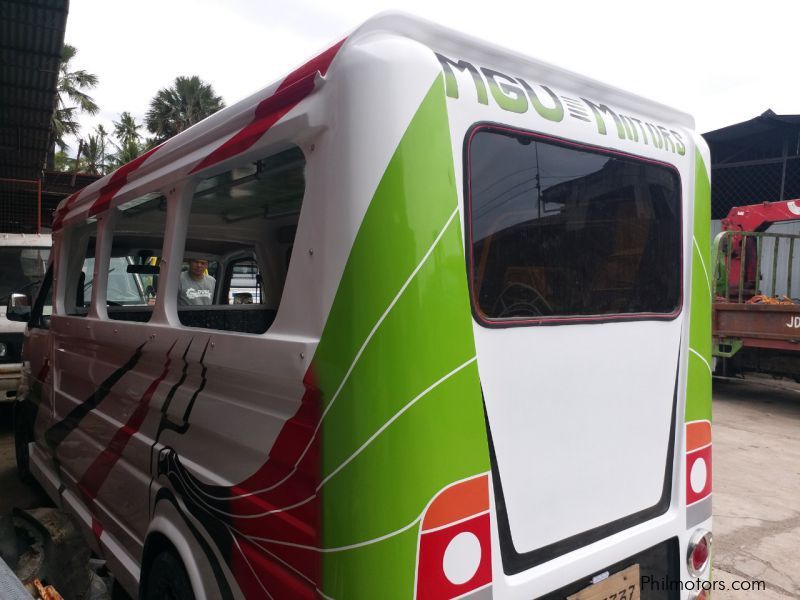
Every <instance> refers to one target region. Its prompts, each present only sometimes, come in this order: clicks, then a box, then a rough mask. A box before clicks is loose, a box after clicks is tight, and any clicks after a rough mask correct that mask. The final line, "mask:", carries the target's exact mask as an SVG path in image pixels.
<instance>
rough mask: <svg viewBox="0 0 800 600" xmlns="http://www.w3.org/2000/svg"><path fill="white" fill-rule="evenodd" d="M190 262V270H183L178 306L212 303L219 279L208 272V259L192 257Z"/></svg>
mask: <svg viewBox="0 0 800 600" xmlns="http://www.w3.org/2000/svg"><path fill="white" fill-rule="evenodd" d="M188 262H189V270H188V271H182V272H181V280H180V288H179V289H178V306H203V305H210V304H211V303H212V302H213V298H214V288H215V287H216V285H217V281H216V279H214V278H213V277H212V276H211V275H209V274H208V261H207V260H204V259H200V258H190V259H189V260H188Z"/></svg>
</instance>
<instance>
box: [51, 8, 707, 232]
mask: <svg viewBox="0 0 800 600" xmlns="http://www.w3.org/2000/svg"><path fill="white" fill-rule="evenodd" d="M381 33H382V34H386V35H396V36H401V37H406V38H409V39H412V40H415V41H417V42H419V43H421V44H423V45H425V46H428V47H429V48H431V49H436V50H438V51H443V52H445V51H449V52H452V53H455V55H456V56H459V57H460V58H470V59H473V60H483V61H485V62H486V63H487V64H491V65H492V66H493V67H498V68H508V69H509V70H512V71H513V72H515V73H516V74H520V75H526V73H528V72H533V73H535V74H536V76H537V77H540V78H542V79H544V80H546V81H547V82H548V83H549V84H552V85H554V86H559V85H561V86H564V87H569V86H574V85H575V84H576V83H577V84H579V85H580V86H581V88H582V89H586V90H590V91H591V92H592V93H594V94H595V96H596V97H598V98H602V99H603V100H604V101H605V102H608V103H609V104H613V105H614V106H616V107H618V108H627V109H629V110H636V111H639V112H640V113H642V114H648V115H650V116H652V117H653V118H659V119H661V120H662V121H664V122H669V123H674V124H676V125H680V126H683V127H686V128H687V129H694V120H693V118H692V117H691V116H689V115H687V114H686V113H683V112H681V111H678V110H675V109H672V108H669V107H667V106H665V105H663V104H660V103H657V102H654V101H652V100H648V99H646V98H643V97H641V96H637V95H635V94H631V93H629V92H625V91H623V90H621V89H619V88H616V87H614V86H610V85H608V84H605V83H603V82H600V81H597V80H595V79H592V78H590V77H586V76H584V75H580V74H577V73H574V72H571V71H569V70H565V69H562V68H560V67H557V66H555V65H551V64H548V63H545V62H542V61H539V60H536V59H534V58H531V57H529V56H526V55H524V54H521V53H519V52H515V51H512V50H508V49H506V48H503V47H501V46H499V45H496V44H493V43H490V42H487V41H485V40H481V39H479V38H476V37H473V36H470V35H467V34H464V33H461V32H458V31H455V30H453V29H450V28H447V27H444V26H442V25H438V24H436V23H433V22H431V21H427V20H425V19H421V18H419V17H415V16H412V15H408V14H404V13H400V12H387V13H381V14H379V15H376V16H375V17H373V18H371V19H369V20H368V21H366V22H365V23H364V24H363V25H361V26H360V27H358V28H357V29H356V30H354V31H353V32H352V33H351V34H349V35H348V36H346V37H345V38H344V39H343V40H341V41H340V42H338V43H337V44H334V45H333V46H331V47H330V48H328V49H327V50H325V51H323V52H322V53H320V54H319V55H317V56H315V57H314V58H312V59H311V60H309V61H308V62H306V63H304V64H303V65H301V66H300V67H298V68H297V69H295V70H294V71H292V72H291V73H289V74H288V75H287V76H286V77H283V78H281V79H280V80H278V81H276V82H274V83H273V84H271V85H269V86H267V87H265V88H263V89H262V90H260V91H258V92H256V93H254V94H252V95H251V96H249V97H247V98H245V99H243V100H241V101H239V102H237V103H235V104H233V105H231V106H228V107H226V108H224V109H222V110H220V111H218V112H217V113H215V114H213V115H211V116H210V117H208V118H206V119H204V120H203V121H201V122H200V123H198V124H196V125H194V126H192V127H190V128H189V129H187V130H186V131H183V132H181V133H180V134H178V135H176V136H175V137H173V138H170V139H169V140H167V141H166V142H164V143H162V144H161V145H160V146H157V147H155V148H153V149H151V150H149V151H148V152H146V153H144V154H142V155H141V156H139V157H138V158H136V159H134V160H133V161H131V162H129V163H127V164H125V165H123V166H121V167H120V168H119V169H117V170H116V171H114V172H112V173H110V174H108V175H106V176H105V177H103V178H102V179H99V180H98V181H96V182H94V183H92V184H91V185H89V186H87V187H86V188H84V189H83V190H81V191H80V192H77V193H75V194H73V195H71V196H69V197H68V198H66V199H65V200H63V201H62V202H61V203H60V204H59V206H58V208H57V209H56V212H55V216H54V220H53V231H57V230H58V229H60V227H61V225H62V222H63V219H64V218H65V217H67V215H74V214H80V213H83V212H85V211H87V210H88V214H89V216H92V215H94V214H97V213H99V212H102V211H104V210H105V209H106V208H107V207H108V206H109V203H110V201H111V200H112V199H113V198H114V197H116V196H117V195H118V194H119V193H123V192H125V193H127V192H129V191H132V190H133V189H135V187H136V186H135V185H131V184H134V183H135V182H136V181H137V180H139V179H142V178H144V176H145V175H147V174H149V173H153V172H154V171H156V170H158V169H161V168H163V167H165V166H167V165H170V164H175V163H177V161H178V160H179V159H188V157H191V158H192V159H195V162H196V164H195V165H194V168H193V169H192V170H191V171H189V173H194V172H196V171H200V170H203V169H205V168H208V167H211V166H213V165H214V164H216V163H219V162H221V161H223V160H227V159H228V158H230V157H232V156H235V155H236V154H238V153H240V152H244V151H245V150H246V149H247V148H249V147H250V146H252V145H253V144H255V143H256V142H257V141H258V139H259V138H260V137H261V136H263V134H264V133H266V131H267V129H268V128H269V126H270V125H271V124H274V123H275V122H277V121H278V120H279V119H280V117H281V116H283V114H286V112H288V111H289V110H290V109H291V108H293V107H294V106H295V105H297V104H298V103H299V102H300V101H301V100H303V99H304V98H305V97H307V96H308V95H309V94H311V93H312V92H313V91H314V90H315V89H316V88H317V87H318V86H319V82H320V76H324V75H325V74H326V73H327V71H328V68H329V67H330V66H331V64H332V63H333V61H334V59H335V58H336V56H337V55H338V54H340V53H344V52H346V51H347V48H348V47H349V46H350V45H352V44H354V43H356V41H357V40H358V39H360V38H362V37H364V36H366V35H374V34H381ZM271 113H274V114H278V116H277V118H275V119H274V120H273V121H272V122H271V123H269V124H267V125H265V123H264V121H269V117H270V116H272V114H271ZM248 144H249V145H248ZM182 164H183V165H184V166H185V160H183V161H182ZM142 191H143V192H144V191H147V190H142Z"/></svg>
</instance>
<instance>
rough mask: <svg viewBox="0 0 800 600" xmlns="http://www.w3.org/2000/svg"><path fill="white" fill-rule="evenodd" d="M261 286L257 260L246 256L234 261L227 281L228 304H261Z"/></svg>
mask: <svg viewBox="0 0 800 600" xmlns="http://www.w3.org/2000/svg"><path fill="white" fill-rule="evenodd" d="M261 286H262V277H261V272H260V271H259V269H258V262H257V261H255V260H253V259H248V258H246V259H242V260H238V261H236V262H234V263H232V264H231V267H230V269H229V279H228V281H227V290H228V304H261V302H262V300H263V297H262V294H261Z"/></svg>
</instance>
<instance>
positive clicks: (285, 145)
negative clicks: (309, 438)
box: [151, 138, 313, 337]
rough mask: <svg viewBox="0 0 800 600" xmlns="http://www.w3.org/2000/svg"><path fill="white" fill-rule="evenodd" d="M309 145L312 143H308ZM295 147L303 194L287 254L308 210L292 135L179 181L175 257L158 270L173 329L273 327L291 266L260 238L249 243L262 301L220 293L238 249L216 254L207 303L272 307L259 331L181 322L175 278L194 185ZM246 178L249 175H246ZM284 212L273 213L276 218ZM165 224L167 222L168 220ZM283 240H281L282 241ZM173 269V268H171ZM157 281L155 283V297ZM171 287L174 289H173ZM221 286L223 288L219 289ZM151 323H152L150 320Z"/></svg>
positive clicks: (305, 171)
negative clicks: (233, 300) (241, 301)
mask: <svg viewBox="0 0 800 600" xmlns="http://www.w3.org/2000/svg"><path fill="white" fill-rule="evenodd" d="M312 147H313V146H312ZM293 148H296V149H297V150H298V151H299V152H300V154H301V155H302V157H303V178H304V180H303V194H302V197H301V199H300V205H299V207H298V210H297V212H296V213H292V214H295V215H296V221H295V223H294V227H295V231H294V234H293V237H292V242H291V244H290V248H289V250H290V252H289V254H288V256H289V257H290V256H291V248H292V247H293V245H294V243H295V240H296V237H297V231H298V229H299V227H300V223H301V221H302V219H303V215H304V214H305V213H307V212H308V209H307V208H304V207H306V206H307V199H308V197H309V185H308V182H309V177H308V167H309V152H308V151H307V149H306V144H305V143H303V142H301V141H300V140H297V139H294V138H286V139H282V140H280V141H276V142H275V143H274V144H270V145H268V146H266V147H260V148H257V149H255V150H251V151H248V152H245V153H243V154H241V155H238V156H237V157H236V159H235V160H230V161H224V162H222V163H220V164H219V165H217V166H216V167H215V168H213V169H208V170H203V171H201V172H199V173H195V174H193V175H191V176H189V177H187V178H186V179H184V180H183V181H182V182H181V185H182V188H181V190H180V192H179V194H180V195H179V200H178V202H177V204H178V207H177V208H176V209H175V210H176V214H175V217H174V219H175V225H174V227H173V229H172V235H173V236H174V237H173V240H172V244H173V251H174V252H175V258H174V259H173V260H172V261H171V265H170V266H171V270H170V271H169V272H168V273H167V275H166V277H164V275H163V273H162V279H164V280H165V279H166V278H169V279H170V282H169V285H170V292H167V293H169V294H170V295H171V296H172V297H171V298H169V299H168V300H167V302H169V304H168V305H166V304H165V305H164V312H165V314H166V316H167V320H168V322H169V323H170V324H171V325H172V326H174V327H177V328H180V329H185V330H187V331H195V332H205V333H213V334H218V335H237V336H238V335H245V336H249V337H267V336H269V335H270V332H271V331H272V329H273V326H274V324H275V323H276V322H277V321H278V319H279V318H280V316H281V307H282V306H284V305H285V304H287V302H286V301H285V295H284V292H285V287H286V282H287V280H288V278H289V272H290V269H291V264H290V263H287V264H286V265H285V266H282V265H283V262H284V260H285V259H284V257H276V256H273V255H272V254H271V253H270V252H269V250H268V249H267V248H265V246H264V244H263V240H259V241H258V242H254V243H253V245H252V253H253V257H252V260H254V261H255V262H256V263H257V264H258V267H259V271H260V273H261V276H262V284H261V294H262V301H261V303H259V304H253V305H233V304H227V299H228V298H227V295H224V296H223V292H224V293H225V294H227V292H228V286H227V285H226V284H225V279H226V278H227V276H228V272H227V271H228V264H229V263H230V262H236V260H238V258H233V259H232V258H230V257H231V256H237V255H238V252H239V251H237V252H236V253H233V254H225V255H222V256H219V259H220V269H221V272H220V273H219V278H218V279H217V286H216V289H215V290H214V303H213V304H212V306H211V309H212V310H213V309H214V307H217V308H218V309H220V310H221V309H227V310H256V309H258V308H259V307H260V308H261V310H273V311H275V317H274V318H273V319H272V322H271V323H270V325H269V326H268V327H267V329H266V330H265V331H263V332H258V333H253V332H246V331H238V330H235V329H216V328H210V327H203V326H194V325H185V324H183V323H182V322H181V319H180V315H179V307H178V303H177V294H178V289H179V285H180V282H179V278H180V273H181V265H182V264H183V259H184V257H185V255H186V245H187V243H188V242H189V240H190V239H191V238H190V237H189V233H190V231H189V229H190V221H191V217H192V209H193V203H194V199H195V195H196V193H197V188H198V187H199V186H200V184H201V183H202V182H203V181H205V180H207V179H210V178H212V177H216V176H218V175H220V174H223V173H226V172H228V171H231V170H233V169H236V168H237V167H241V166H242V165H248V164H250V163H257V162H260V161H262V160H265V159H268V158H270V157H272V156H275V155H277V154H280V153H282V152H285V151H287V150H290V149H293ZM248 177H249V176H248ZM281 216H284V215H277V217H278V218H280V217H281ZM168 226H169V222H168ZM282 243H283V242H281V244H282ZM240 258H241V257H240ZM173 269H174V270H173ZM267 277H269V281H270V282H273V283H274V282H276V281H280V285H279V286H275V287H269V288H268V287H267V285H266V284H267V281H266V278H267ZM160 288H161V284H159V296H161V293H160ZM173 288H174V290H173ZM223 288H225V289H223ZM272 293H275V294H276V296H277V297H276V300H277V302H276V305H275V307H274V308H270V306H269V305H270V304H271V296H270V295H271V294H272ZM220 300H225V302H226V304H221V303H219V302H220ZM160 302H162V300H161V299H160V298H159V300H157V302H156V307H157V308H158V305H159V303H160ZM151 322H153V321H152V320H151Z"/></svg>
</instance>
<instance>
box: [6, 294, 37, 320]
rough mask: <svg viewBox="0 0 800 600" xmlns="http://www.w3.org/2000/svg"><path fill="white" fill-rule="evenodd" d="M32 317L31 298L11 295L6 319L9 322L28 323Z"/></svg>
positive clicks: (25, 295)
mask: <svg viewBox="0 0 800 600" xmlns="http://www.w3.org/2000/svg"><path fill="white" fill-rule="evenodd" d="M30 316H31V297H30V296H29V295H27V294H11V295H10V296H9V297H8V302H7V303H6V317H7V318H8V320H9V321H20V322H22V323H27V322H28V319H30Z"/></svg>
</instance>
